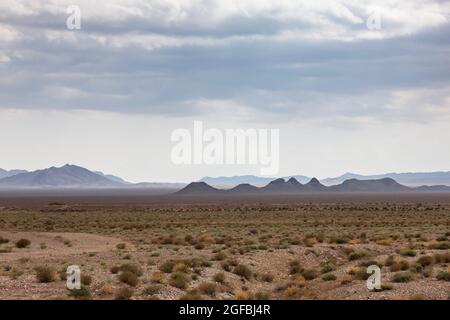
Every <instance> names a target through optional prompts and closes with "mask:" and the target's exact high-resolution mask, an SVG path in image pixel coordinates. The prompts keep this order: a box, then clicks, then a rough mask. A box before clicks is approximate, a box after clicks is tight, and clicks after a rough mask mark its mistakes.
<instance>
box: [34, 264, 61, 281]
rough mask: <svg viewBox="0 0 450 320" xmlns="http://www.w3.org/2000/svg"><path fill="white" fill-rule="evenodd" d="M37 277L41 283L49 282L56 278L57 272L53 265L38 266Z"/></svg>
mask: <svg viewBox="0 0 450 320" xmlns="http://www.w3.org/2000/svg"><path fill="white" fill-rule="evenodd" d="M35 270H36V278H37V280H38V281H39V282H41V283H49V282H53V281H55V280H56V277H57V274H58V273H57V272H56V271H55V269H53V268H52V267H47V266H45V267H37V268H36V269H35Z"/></svg>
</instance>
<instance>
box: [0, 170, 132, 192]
mask: <svg viewBox="0 0 450 320" xmlns="http://www.w3.org/2000/svg"><path fill="white" fill-rule="evenodd" d="M121 186H123V184H122V183H120V182H115V181H112V180H110V179H107V178H105V177H104V176H101V175H99V174H96V173H94V172H92V171H89V170H87V169H85V168H82V167H78V166H75V165H65V166H63V167H60V168H56V167H51V168H48V169H43V170H36V171H33V172H26V173H20V174H17V175H14V176H11V177H7V178H3V179H1V180H0V187H1V188H61V187H62V188H86V187H89V188H110V187H121Z"/></svg>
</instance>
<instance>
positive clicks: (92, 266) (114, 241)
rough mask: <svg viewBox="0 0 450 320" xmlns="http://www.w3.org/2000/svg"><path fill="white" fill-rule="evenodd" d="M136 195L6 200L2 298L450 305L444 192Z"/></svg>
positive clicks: (447, 197) (9, 196) (1, 221)
mask: <svg viewBox="0 0 450 320" xmlns="http://www.w3.org/2000/svg"><path fill="white" fill-rule="evenodd" d="M133 192H134V194H131V193H130V194H122V193H121V192H119V191H117V192H110V193H108V192H103V193H99V192H96V191H91V192H86V191H83V192H79V193H76V192H75V193H71V192H61V193H58V194H52V193H39V192H37V193H33V192H31V193H23V192H22V193H20V192H19V193H17V194H16V193H4V194H1V195H0V299H52V300H53V299H164V300H174V299H186V300H193V299H239V300H250V299H257V300H265V299H295V300H297V299H298V300H300V299H313V300H315V299H336V300H348V299H350V300H353V299H358V300H361V299H363V300H366V299H383V300H384V299H386V300H398V299H402V300H407V299H432V300H445V299H449V298H450V282H449V281H450V194H448V193H423V194H419V193H414V194H381V193H379V194H368V193H366V194H355V193H352V194H344V193H343V194H336V193H335V194H301V195H286V196H276V197H275V196H273V197H271V196H267V197H256V196H255V197H251V196H247V197H220V198H219V197H217V198H213V197H201V196H195V197H182V196H173V195H164V192H159V193H158V192H157V193H154V194H145V192H143V193H139V192H137V191H133ZM71 265H76V266H79V267H80V270H81V282H82V286H81V288H80V289H78V290H69V289H67V285H66V282H67V281H66V278H67V273H66V271H67V267H68V266H71ZM369 265H377V266H379V268H380V270H381V288H380V289H376V290H369V289H368V288H367V284H366V279H367V278H368V277H369V276H370V275H369V274H368V273H367V267H368V266H369Z"/></svg>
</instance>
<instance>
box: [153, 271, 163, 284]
mask: <svg viewBox="0 0 450 320" xmlns="http://www.w3.org/2000/svg"><path fill="white" fill-rule="evenodd" d="M165 279H166V276H165V274H164V273H162V272H159V271H155V272H153V273H152V275H151V278H150V280H151V281H152V282H155V283H163V282H164V280H165Z"/></svg>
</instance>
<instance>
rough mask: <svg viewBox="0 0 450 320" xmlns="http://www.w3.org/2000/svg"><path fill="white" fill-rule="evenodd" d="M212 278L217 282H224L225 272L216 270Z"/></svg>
mask: <svg viewBox="0 0 450 320" xmlns="http://www.w3.org/2000/svg"><path fill="white" fill-rule="evenodd" d="M213 280H214V281H216V282H218V283H225V273H223V272H217V273H216V274H215V275H214V276H213Z"/></svg>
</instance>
